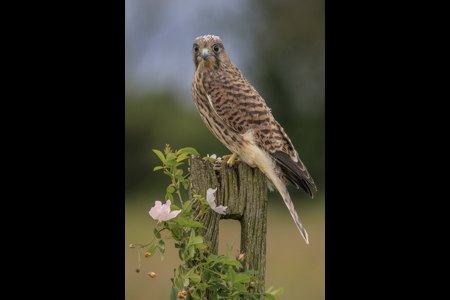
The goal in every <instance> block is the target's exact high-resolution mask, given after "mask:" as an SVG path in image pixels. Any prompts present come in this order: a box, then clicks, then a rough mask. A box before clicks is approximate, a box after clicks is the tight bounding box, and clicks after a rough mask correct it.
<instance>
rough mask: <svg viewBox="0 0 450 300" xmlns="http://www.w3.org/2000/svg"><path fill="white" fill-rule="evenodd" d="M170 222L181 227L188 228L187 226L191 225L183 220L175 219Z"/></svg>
mask: <svg viewBox="0 0 450 300" xmlns="http://www.w3.org/2000/svg"><path fill="white" fill-rule="evenodd" d="M170 221H172V222H174V223H177V224H178V225H180V226H181V227H186V225H187V224H188V223H189V222H188V221H186V220H185V219H183V218H174V219H170Z"/></svg>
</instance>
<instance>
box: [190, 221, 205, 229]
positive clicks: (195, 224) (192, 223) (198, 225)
mask: <svg viewBox="0 0 450 300" xmlns="http://www.w3.org/2000/svg"><path fill="white" fill-rule="evenodd" d="M185 227H200V228H205V229H207V228H206V227H205V226H203V225H202V224H201V223H199V222H197V221H189V222H187V224H186V225H185Z"/></svg>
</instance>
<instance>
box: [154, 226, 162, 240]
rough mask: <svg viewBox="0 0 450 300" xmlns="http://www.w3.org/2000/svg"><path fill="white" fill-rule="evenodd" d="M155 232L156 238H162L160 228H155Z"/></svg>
mask: <svg viewBox="0 0 450 300" xmlns="http://www.w3.org/2000/svg"><path fill="white" fill-rule="evenodd" d="M153 233H154V234H155V235H156V238H157V239H160V238H161V233H159V230H158V229H156V228H155V229H153Z"/></svg>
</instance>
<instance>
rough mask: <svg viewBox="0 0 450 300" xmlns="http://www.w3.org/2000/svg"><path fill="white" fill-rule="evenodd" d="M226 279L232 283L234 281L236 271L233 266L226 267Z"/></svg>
mask: <svg viewBox="0 0 450 300" xmlns="http://www.w3.org/2000/svg"><path fill="white" fill-rule="evenodd" d="M228 280H229V281H231V282H232V283H234V282H235V281H236V272H234V270H233V267H232V266H229V267H228Z"/></svg>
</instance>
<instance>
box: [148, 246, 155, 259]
mask: <svg viewBox="0 0 450 300" xmlns="http://www.w3.org/2000/svg"><path fill="white" fill-rule="evenodd" d="M155 249H156V244H153V245H151V246H150V247H148V249H147V252H150V255H149V256H148V257H152V256H153V255H154V254H155Z"/></svg>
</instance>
